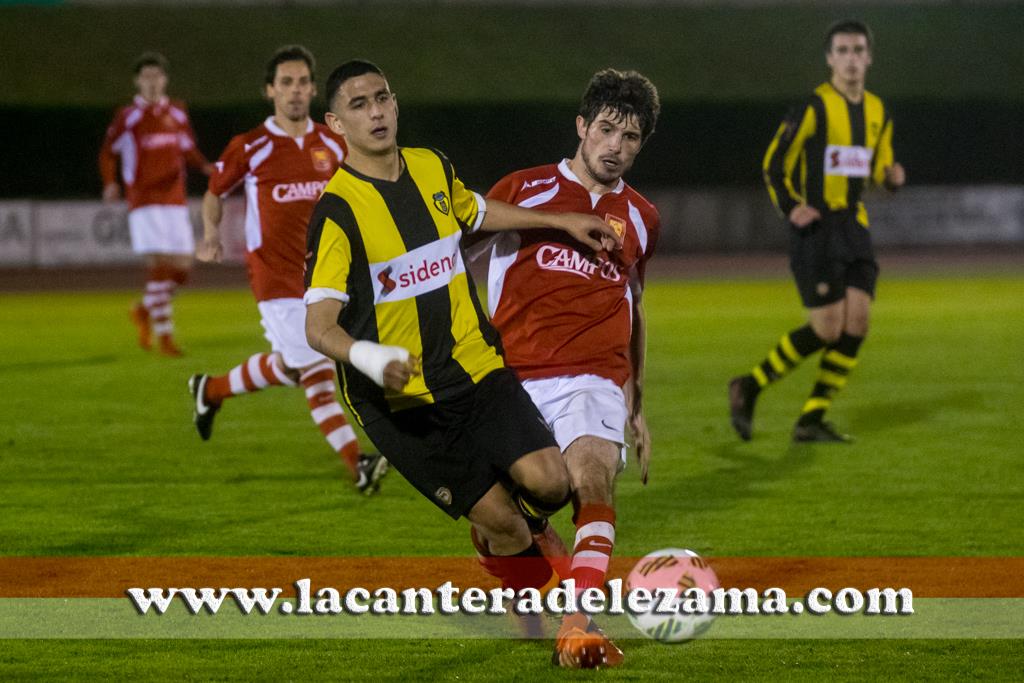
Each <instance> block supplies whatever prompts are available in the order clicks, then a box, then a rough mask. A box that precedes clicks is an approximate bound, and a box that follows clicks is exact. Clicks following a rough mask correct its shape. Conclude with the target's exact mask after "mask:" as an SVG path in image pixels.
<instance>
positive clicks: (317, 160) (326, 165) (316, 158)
mask: <svg viewBox="0 0 1024 683" xmlns="http://www.w3.org/2000/svg"><path fill="white" fill-rule="evenodd" d="M309 153H310V155H311V156H312V157H313V168H315V169H316V170H318V171H320V172H321V173H330V172H331V153H330V152H329V151H328V150H327V148H326V147H312V148H310V150H309Z"/></svg>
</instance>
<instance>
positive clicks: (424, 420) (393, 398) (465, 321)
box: [305, 60, 621, 666]
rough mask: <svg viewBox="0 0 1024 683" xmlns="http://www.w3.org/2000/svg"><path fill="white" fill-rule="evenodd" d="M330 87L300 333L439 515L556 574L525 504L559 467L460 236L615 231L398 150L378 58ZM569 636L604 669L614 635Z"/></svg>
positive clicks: (498, 559)
mask: <svg viewBox="0 0 1024 683" xmlns="http://www.w3.org/2000/svg"><path fill="white" fill-rule="evenodd" d="M326 90H327V93H326V98H327V105H328V112H327V114H326V116H325V119H326V122H327V125H328V126H330V128H331V130H333V131H334V132H335V133H337V134H339V135H343V136H344V137H345V141H346V142H347V143H348V155H347V156H346V158H345V163H344V165H342V167H341V168H340V169H339V170H338V171H337V173H335V175H334V177H333V178H332V179H331V181H330V182H329V183H328V184H327V187H326V189H325V190H324V193H323V195H322V196H321V198H320V201H319V202H318V203H317V207H316V209H315V210H314V213H313V217H312V218H311V219H310V224H309V234H308V241H307V254H306V287H307V290H306V294H305V300H306V306H307V309H306V338H307V339H308V341H309V344H310V346H312V347H313V348H314V349H316V350H318V351H320V352H321V353H323V354H325V355H327V356H329V357H331V358H333V359H335V360H336V361H337V362H338V368H339V376H340V377H341V380H342V395H343V397H344V399H345V401H346V403H348V405H349V408H350V409H351V411H352V415H353V416H354V417H355V418H356V419H357V420H358V421H359V423H360V425H362V427H363V429H364V430H365V431H366V434H367V436H369V437H370V439H371V440H372V441H373V442H374V445H376V446H377V448H378V449H379V450H380V452H381V454H383V455H384V456H385V457H386V458H387V459H388V461H389V462H390V463H391V464H392V465H394V466H395V468H396V469H397V470H398V471H399V472H401V473H402V475H403V476H404V477H405V478H406V479H407V480H408V481H409V483H410V484H412V485H413V486H414V487H415V488H416V489H417V490H419V491H420V493H421V494H423V496H424V497H426V498H427V499H428V500H430V501H431V502H433V503H434V504H435V505H436V506H437V507H439V508H440V509H441V510H443V511H444V512H445V513H447V514H448V515H450V516H451V517H453V518H458V517H462V516H465V517H466V518H468V519H469V521H470V523H471V525H472V532H473V540H474V544H475V545H476V547H477V549H478V551H479V553H480V557H481V564H483V565H484V568H485V569H486V570H487V571H489V572H490V573H492V574H493V575H494V576H497V577H499V578H501V580H502V585H503V588H511V589H513V590H514V591H515V592H518V591H519V589H522V588H527V587H532V588H538V589H539V588H541V587H543V586H544V585H545V584H546V583H547V582H548V580H549V579H550V577H551V576H552V571H551V567H550V565H549V564H548V561H547V560H546V559H545V558H544V557H543V555H542V552H541V550H540V548H539V547H538V545H537V543H536V540H535V538H534V536H533V535H532V533H531V531H530V528H529V527H528V525H527V521H526V517H525V515H530V516H531V517H537V518H540V517H544V516H546V515H549V514H551V513H553V512H555V511H557V510H558V509H559V508H560V507H562V506H563V505H565V504H566V503H567V502H568V500H569V494H570V479H569V472H568V470H567V469H566V465H565V461H564V459H563V458H562V455H561V452H560V451H559V449H558V447H557V445H556V443H555V440H554V437H553V436H552V434H551V432H550V431H549V430H548V427H547V424H546V423H545V421H544V419H543V417H541V414H540V412H539V411H538V410H537V408H536V406H534V404H533V401H532V400H531V398H530V396H529V394H527V393H526V390H525V389H523V387H522V385H521V384H520V383H519V381H518V379H517V378H516V376H515V375H514V374H513V372H512V371H511V370H510V369H508V368H506V367H505V362H504V357H503V354H502V349H501V341H500V339H499V337H498V334H497V333H496V332H495V330H494V328H493V327H491V324H490V322H489V321H488V320H487V318H486V317H485V316H484V314H483V311H482V309H481V307H480V303H479V301H478V300H477V296H476V288H475V286H474V284H473V280H472V277H471V275H470V273H469V271H468V270H467V268H466V266H465V261H464V260H463V256H462V249H461V245H460V241H461V238H462V236H463V235H464V234H465V233H471V232H475V231H477V230H482V231H487V232H491V231H499V230H526V229H534V228H541V229H543V228H547V229H549V230H550V229H556V230H564V231H565V232H567V233H568V234H569V235H570V236H571V237H572V238H573V239H574V240H576V241H577V242H578V243H579V248H580V249H591V250H593V251H594V252H597V251H600V250H602V249H614V248H617V247H618V248H621V242H620V241H619V238H618V237H616V233H615V229H614V228H613V227H612V226H610V225H608V224H606V223H605V222H604V221H603V220H602V219H600V218H598V217H597V216H595V215H590V214H577V213H560V214H555V213H549V212H542V211H536V210H531V209H525V208H521V207H518V206H513V205H510V204H507V203H504V202H501V201H497V200H493V199H492V200H486V201H485V200H484V198H483V197H481V196H480V195H479V194H477V193H475V192H471V191H470V190H468V189H467V188H466V187H465V186H464V185H463V183H462V182H461V181H460V180H459V178H458V176H456V174H455V171H454V168H453V166H452V164H451V163H450V162H449V161H448V159H447V158H446V157H445V156H444V155H442V154H441V153H440V152H437V151H434V150H430V149H418V148H411V147H398V145H397V142H396V134H397V127H398V107H397V102H396V99H395V96H394V94H393V93H392V92H391V89H390V86H389V85H388V82H387V80H386V79H385V78H384V74H383V73H382V72H381V70H380V69H379V68H378V67H377V66H375V65H373V64H371V63H369V62H365V61H362V60H354V61H351V62H347V63H345V64H343V65H341V66H339V67H338V68H337V69H335V70H334V72H333V73H332V74H331V76H330V78H328V80H327V87H326ZM419 523H421V522H420V521H419V520H416V521H415V524H419ZM560 642H562V641H560ZM566 642H567V643H568V645H563V646H560V647H562V648H563V649H565V648H566V647H569V646H571V653H572V654H573V657H572V658H571V663H572V664H574V665H575V666H584V665H589V666H604V665H607V664H608V663H609V660H608V655H609V654H610V653H611V652H612V648H613V647H614V646H613V645H612V644H611V642H610V641H608V640H607V638H606V637H605V636H604V635H603V634H600V633H590V632H583V631H581V632H580V633H579V637H578V638H575V639H572V640H571V642H570V641H566ZM619 654H621V653H619Z"/></svg>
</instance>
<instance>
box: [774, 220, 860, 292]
mask: <svg viewBox="0 0 1024 683" xmlns="http://www.w3.org/2000/svg"><path fill="white" fill-rule="evenodd" d="M789 267H790V270H792V271H793V277H794V278H795V279H796V287H797V290H799V292H800V299H801V300H802V301H803V304H804V306H806V307H807V308H817V307H818V306H826V305H828V304H831V303H835V302H836V301H839V300H841V299H843V298H844V297H845V296H846V288H847V287H854V288H856V289H860V290H863V291H865V292H867V293H868V295H869V296H871V297H872V298H874V296H875V283H876V282H877V280H878V262H877V261H875V253H874V248H873V247H872V245H871V231H869V230H868V229H867V228H865V227H864V226H863V225H861V224H860V223H858V222H857V217H856V214H855V213H854V212H852V211H842V212H835V213H826V214H824V215H823V216H822V218H821V220H818V221H815V222H814V223H811V224H810V225H809V226H807V227H806V228H797V227H795V226H793V225H790V234H789Z"/></svg>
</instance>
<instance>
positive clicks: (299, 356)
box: [256, 299, 327, 370]
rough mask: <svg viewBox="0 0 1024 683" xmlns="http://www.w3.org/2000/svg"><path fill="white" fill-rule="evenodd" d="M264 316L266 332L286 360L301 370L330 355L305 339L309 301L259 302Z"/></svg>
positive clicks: (264, 330)
mask: <svg viewBox="0 0 1024 683" xmlns="http://www.w3.org/2000/svg"><path fill="white" fill-rule="evenodd" d="M256 306H258V307H259V309H260V315H261V316H262V317H263V319H262V320H260V324H261V325H263V336H264V337H266V338H267V341H269V342H270V348H272V349H273V350H274V351H276V352H277V353H280V354H281V357H282V358H283V359H284V364H285V365H287V366H288V367H290V368H292V369H295V370H299V369H302V368H306V367H309V366H310V365H314V364H315V363H319V362H320V361H322V360H324V359H325V358H327V356H325V355H323V354H322V353H320V352H319V351H314V350H313V349H311V348H310V346H309V343H308V342H307V341H306V304H304V303H302V299H270V300H269V301H260V302H258V303H257V304H256Z"/></svg>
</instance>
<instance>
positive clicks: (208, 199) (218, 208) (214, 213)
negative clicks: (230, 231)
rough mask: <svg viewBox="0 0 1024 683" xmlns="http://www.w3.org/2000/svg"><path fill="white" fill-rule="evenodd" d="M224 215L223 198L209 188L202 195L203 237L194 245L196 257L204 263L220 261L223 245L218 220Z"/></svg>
mask: <svg viewBox="0 0 1024 683" xmlns="http://www.w3.org/2000/svg"><path fill="white" fill-rule="evenodd" d="M223 217H224V200H223V199H221V198H220V197H219V196H217V195H215V194H214V193H212V192H210V191H209V190H207V191H206V194H204V195H203V239H202V240H201V241H200V242H199V245H198V246H197V247H196V258H197V259H199V260H200V261H204V262H206V263H220V261H221V259H222V258H224V246H223V245H222V244H221V241H220V221H221V219H222V218H223Z"/></svg>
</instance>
